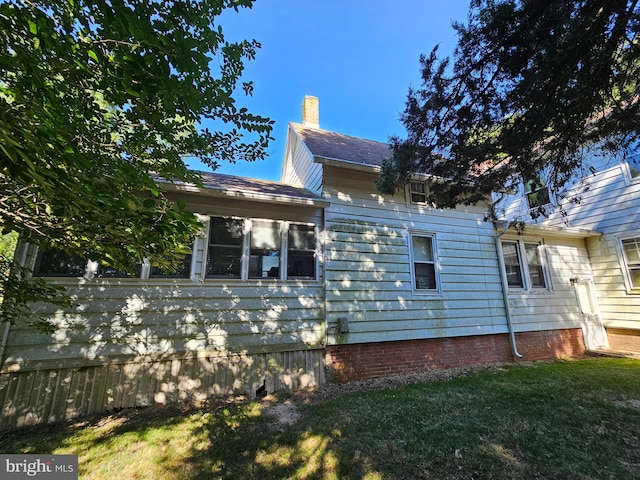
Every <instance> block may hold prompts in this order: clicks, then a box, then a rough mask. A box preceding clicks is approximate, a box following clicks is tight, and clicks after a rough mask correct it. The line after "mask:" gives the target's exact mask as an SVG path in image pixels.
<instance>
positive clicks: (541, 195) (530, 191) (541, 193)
mask: <svg viewBox="0 0 640 480" xmlns="http://www.w3.org/2000/svg"><path fill="white" fill-rule="evenodd" d="M524 193H525V196H526V197H527V203H528V204H529V209H530V210H532V209H540V208H544V207H545V206H547V205H550V204H551V195H550V193H549V186H548V185H547V180H546V178H545V177H544V176H543V175H539V176H538V177H537V178H535V179H532V180H529V181H528V182H526V183H525V187H524Z"/></svg>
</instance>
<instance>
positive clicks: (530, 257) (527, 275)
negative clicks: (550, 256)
mask: <svg viewBox="0 0 640 480" xmlns="http://www.w3.org/2000/svg"><path fill="white" fill-rule="evenodd" d="M502 258H503V260H504V268H505V271H506V274H507V285H508V286H509V288H515V289H523V290H528V291H537V290H542V289H549V280H548V278H549V272H548V270H547V267H546V264H545V262H544V255H543V244H542V243H534V242H527V241H523V240H512V241H508V240H505V241H503V242H502Z"/></svg>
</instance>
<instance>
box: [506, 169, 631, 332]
mask: <svg viewBox="0 0 640 480" xmlns="http://www.w3.org/2000/svg"><path fill="white" fill-rule="evenodd" d="M591 167H593V169H594V171H595V173H593V174H590V175H587V176H585V177H584V178H582V179H580V180H579V181H577V182H576V184H575V185H574V186H573V188H571V189H570V190H569V191H568V197H567V198H570V197H579V199H580V201H579V203H572V202H569V201H565V202H564V203H563V205H562V206H563V207H564V209H565V212H566V215H561V214H560V213H559V212H558V211H554V212H552V213H551V215H550V216H549V218H541V219H538V222H537V223H539V224H543V225H552V226H570V227H579V228H586V229H593V230H597V231H599V232H601V233H602V234H603V235H602V236H601V237H600V238H591V239H588V241H587V247H588V255H589V261H590V263H591V267H592V270H593V278H594V282H595V286H596V291H597V293H598V301H599V304H600V314H601V317H602V321H603V323H604V325H605V326H607V327H615V328H631V329H640V294H638V293H633V292H629V291H627V286H626V284H625V282H624V276H623V264H622V259H621V258H620V252H619V250H618V247H617V238H618V237H620V236H640V178H635V179H632V178H631V177H630V175H629V173H628V170H627V168H628V167H627V165H626V164H625V163H624V162H620V161H619V160H616V159H611V158H607V157H602V156H600V157H594V158H592V159H591ZM522 201H523V199H522V196H521V195H519V196H518V195H516V196H512V197H511V198H508V199H507V201H506V202H505V204H504V205H502V206H501V209H500V210H499V211H503V212H506V214H507V216H506V218H508V219H513V218H515V216H516V215H515V213H516V212H518V211H519V210H518V208H519V205H521V203H522ZM523 220H526V218H523Z"/></svg>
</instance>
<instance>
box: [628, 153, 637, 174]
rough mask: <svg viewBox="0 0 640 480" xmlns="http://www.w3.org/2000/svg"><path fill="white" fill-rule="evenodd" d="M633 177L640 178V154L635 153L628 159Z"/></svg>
mask: <svg viewBox="0 0 640 480" xmlns="http://www.w3.org/2000/svg"><path fill="white" fill-rule="evenodd" d="M628 163H629V175H630V176H631V178H632V179H633V178H640V154H635V155H633V156H632V157H630V158H629V160H628Z"/></svg>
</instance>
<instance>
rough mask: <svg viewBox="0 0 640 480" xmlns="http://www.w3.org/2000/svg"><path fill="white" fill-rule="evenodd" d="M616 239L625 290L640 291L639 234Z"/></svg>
mask: <svg viewBox="0 0 640 480" xmlns="http://www.w3.org/2000/svg"><path fill="white" fill-rule="evenodd" d="M617 240H618V248H619V249H620V259H621V263H622V271H623V274H624V278H625V283H626V286H627V291H628V292H630V293H631V292H632V293H640V235H638V236H635V237H622V238H618V239H617Z"/></svg>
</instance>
